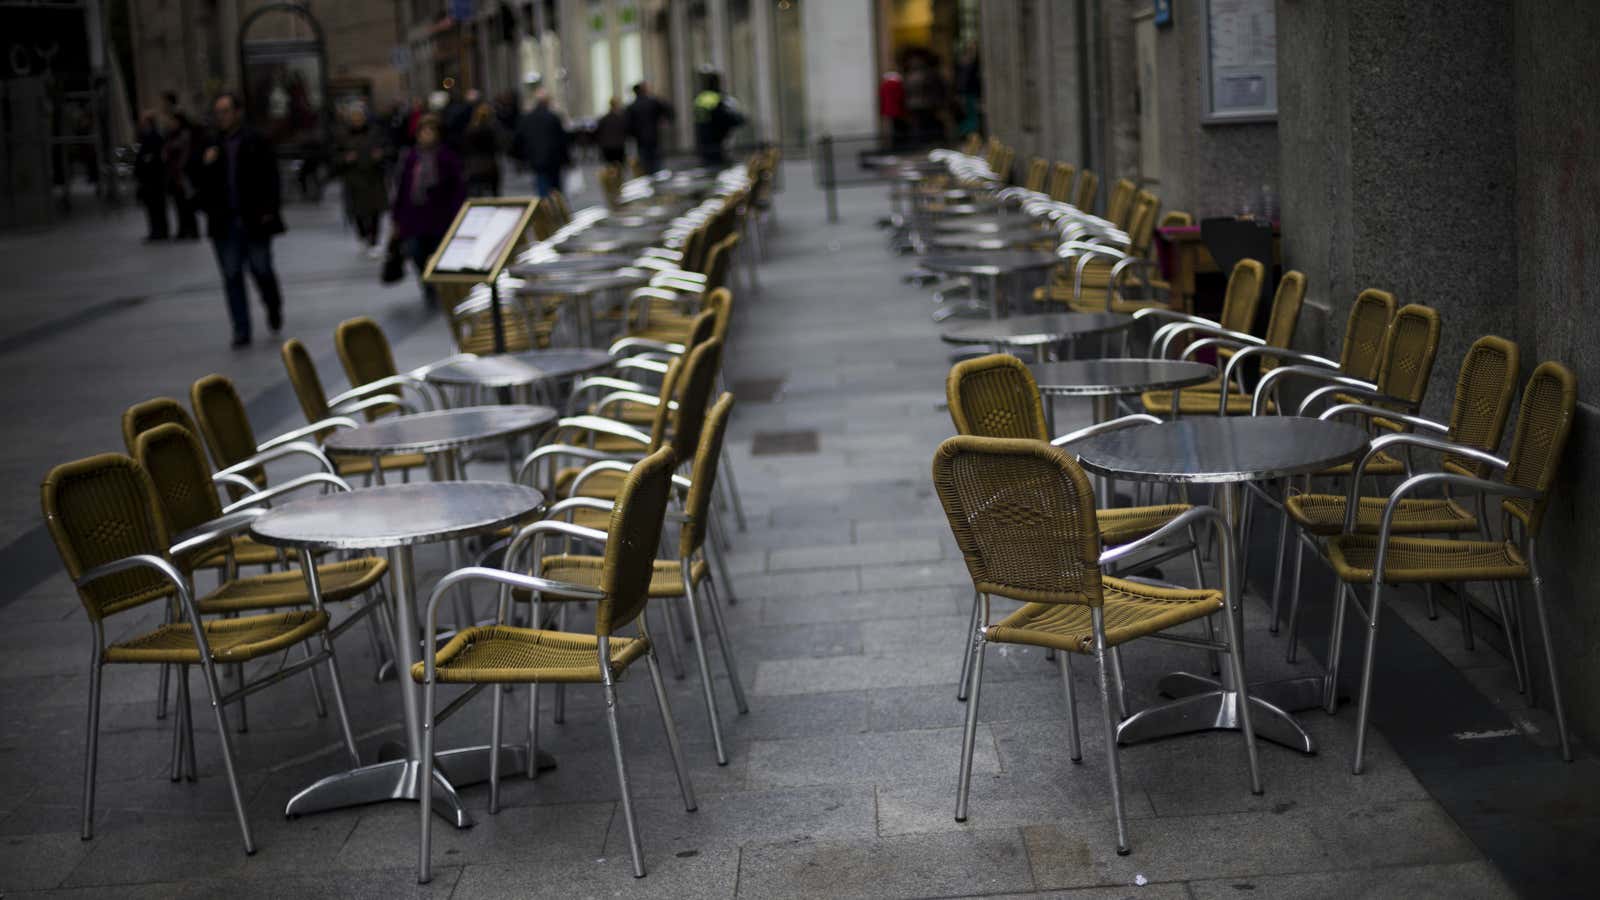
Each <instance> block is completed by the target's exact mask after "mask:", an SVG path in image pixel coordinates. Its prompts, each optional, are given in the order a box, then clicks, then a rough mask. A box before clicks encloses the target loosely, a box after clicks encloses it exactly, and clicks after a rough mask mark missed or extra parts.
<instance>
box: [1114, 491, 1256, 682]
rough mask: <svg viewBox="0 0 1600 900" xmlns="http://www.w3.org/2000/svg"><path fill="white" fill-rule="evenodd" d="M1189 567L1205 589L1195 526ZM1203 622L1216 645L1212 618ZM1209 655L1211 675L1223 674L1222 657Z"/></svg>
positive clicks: (1211, 652)
mask: <svg viewBox="0 0 1600 900" xmlns="http://www.w3.org/2000/svg"><path fill="white" fill-rule="evenodd" d="M1145 486H1148V485H1145ZM1189 567H1190V568H1191V569H1192V570H1193V573H1194V586H1195V587H1197V588H1203V587H1205V585H1206V574H1205V569H1204V568H1203V567H1202V566H1201V563H1200V536H1199V535H1198V534H1197V533H1196V532H1195V529H1194V527H1193V526H1190V528H1189ZM1273 618H1274V619H1276V618H1277V611H1276V610H1274V611H1273ZM1201 621H1202V622H1204V623H1205V626H1206V640H1208V641H1211V642H1213V643H1215V642H1216V640H1217V628H1216V626H1215V625H1214V624H1212V622H1211V617H1210V616H1206V617H1205V618H1204V619H1201ZM1207 655H1208V656H1210V657H1211V674H1213V675H1217V674H1220V673H1221V672H1222V655H1221V654H1219V653H1218V652H1217V651H1215V650H1211V651H1208V653H1207Z"/></svg>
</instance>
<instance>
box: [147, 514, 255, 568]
mask: <svg viewBox="0 0 1600 900" xmlns="http://www.w3.org/2000/svg"><path fill="white" fill-rule="evenodd" d="M265 513H266V510H264V509H236V510H224V511H223V513H222V515H220V516H218V517H216V518H215V519H212V520H211V521H209V522H203V523H201V524H199V525H196V526H195V527H193V528H190V529H189V530H187V531H185V532H183V533H182V534H179V535H176V536H175V537H174V538H173V541H172V547H171V548H170V549H169V550H168V551H167V552H168V553H170V554H171V555H172V556H175V557H176V556H179V555H182V554H184V553H188V552H189V551H190V550H195V549H197V548H200V547H204V546H206V545H207V544H211V543H214V542H216V541H220V540H222V539H223V538H227V537H232V536H233V535H236V534H240V533H242V532H244V531H246V530H248V529H249V528H250V524H251V523H252V522H254V521H255V520H256V519H258V518H260V517H261V516H262V515H263V514H265Z"/></svg>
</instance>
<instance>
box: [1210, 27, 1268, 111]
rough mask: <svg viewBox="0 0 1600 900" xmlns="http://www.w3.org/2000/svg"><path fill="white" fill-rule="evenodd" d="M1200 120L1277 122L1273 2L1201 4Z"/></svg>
mask: <svg viewBox="0 0 1600 900" xmlns="http://www.w3.org/2000/svg"><path fill="white" fill-rule="evenodd" d="M1204 40H1205V51H1206V52H1205V53H1204V54H1203V55H1202V57H1201V58H1202V59H1203V60H1204V61H1205V70H1206V71H1205V81H1204V86H1203V90H1204V95H1205V97H1204V101H1205V111H1204V115H1203V117H1202V119H1203V121H1205V122H1208V123H1226V122H1270V121H1273V120H1274V119H1276V118H1277V117H1278V28H1277V14H1276V13H1275V12H1274V10H1273V0H1206V23H1205V33H1204Z"/></svg>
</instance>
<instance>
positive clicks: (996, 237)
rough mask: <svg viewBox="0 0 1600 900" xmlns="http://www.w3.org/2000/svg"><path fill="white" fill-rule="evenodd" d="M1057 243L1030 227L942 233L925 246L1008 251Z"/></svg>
mask: <svg viewBox="0 0 1600 900" xmlns="http://www.w3.org/2000/svg"><path fill="white" fill-rule="evenodd" d="M1045 242H1048V243H1051V244H1055V243H1059V242H1060V238H1059V236H1057V235H1055V234H1053V233H1051V232H1048V231H1040V230H1039V229H1037V228H1032V227H1026V226H1025V227H1020V228H1007V229H1005V230H1002V231H944V232H940V233H938V234H934V235H930V236H928V238H927V239H926V243H927V245H928V246H929V247H930V248H932V249H934V250H983V251H988V250H1009V249H1011V248H1013V247H1027V246H1029V245H1032V244H1039V243H1045Z"/></svg>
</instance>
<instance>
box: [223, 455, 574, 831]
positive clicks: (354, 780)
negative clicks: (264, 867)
mask: <svg viewBox="0 0 1600 900" xmlns="http://www.w3.org/2000/svg"><path fill="white" fill-rule="evenodd" d="M543 505H544V495H543V494H541V493H540V492H539V491H536V490H534V489H533V488H530V487H525V486H523V485H518V484H501V483H495V482H475V481H468V482H449V483H431V484H396V485H389V486H386V487H374V488H367V489H365V490H359V491H350V492H346V493H337V494H322V495H320V496H316V497H310V498H307V499H304V500H295V501H293V502H290V503H286V504H284V505H283V506H280V507H278V508H277V509H273V510H271V511H269V512H267V513H266V514H265V515H263V516H261V517H260V518H258V519H256V520H255V522H254V523H253V524H252V525H251V526H250V534H251V537H253V538H254V539H255V540H257V541H259V542H261V543H263V544H268V545H271V546H275V547H292V548H296V549H299V550H301V551H303V552H310V551H314V550H384V551H387V553H388V556H389V578H390V583H391V584H392V585H393V590H392V591H391V592H390V594H389V596H390V602H389V605H388V607H386V609H387V615H386V619H387V621H386V622H385V625H386V626H391V627H392V628H393V632H392V634H393V636H394V638H395V640H394V649H395V659H396V660H398V662H399V670H398V672H397V675H398V677H397V678H395V683H396V685H397V687H398V688H399V690H400V699H401V705H402V708H403V709H404V715H405V743H404V745H403V746H398V747H396V748H395V755H394V757H393V758H389V759H385V760H383V761H382V762H377V763H374V764H372V765H366V766H361V767H359V768H355V769H351V770H349V771H346V772H340V773H338V774H336V775H330V776H328V777H326V778H323V779H320V780H318V781H317V782H316V783H314V784H312V785H310V786H309V787H307V788H305V789H304V790H302V791H300V792H299V793H298V794H295V795H294V797H292V798H290V800H289V804H288V806H287V807H286V808H285V810H284V814H285V815H289V816H300V815H306V814H308V813H314V812H322V811H324V810H329V809H340V808H343V807H347V806H358V805H360V804H363V803H376V802H378V801H381V800H416V799H418V797H419V785H418V783H417V781H418V775H419V773H420V767H421V764H422V712H421V710H422V693H421V691H420V689H419V688H418V686H417V683H416V682H415V681H413V680H412V678H411V667H412V665H414V664H415V663H416V662H417V659H418V642H419V640H420V637H419V632H418V630H417V621H416V607H415V602H416V599H415V598H416V583H415V566H414V564H413V560H412V548H413V547H415V546H416V545H418V544H427V543H435V542H438V541H454V540H456V539H459V538H463V537H466V536H468V535H474V534H483V533H487V532H491V531H494V530H497V529H499V528H502V527H504V526H506V525H512V524H516V523H518V522H523V521H526V520H528V519H531V518H533V517H534V516H536V515H537V514H538V512H539V510H540V509H541V508H542V507H543ZM314 578H315V576H314V575H313V579H314ZM385 749H386V750H387V749H388V748H385ZM530 751H531V752H534V753H535V754H536V755H538V756H539V760H538V763H539V768H549V767H551V766H554V765H555V760H554V759H551V758H549V757H548V756H547V755H545V754H542V753H539V751H538V750H537V748H529V747H505V746H502V747H501V749H500V761H501V767H502V769H505V767H508V766H509V767H510V771H522V770H525V769H526V768H527V765H528V756H527V755H528V753H529V752H530ZM384 755H386V754H384V753H381V752H380V758H381V757H382V756H384ZM434 758H435V760H436V765H435V767H434V772H433V774H434V783H433V791H434V796H435V800H436V801H438V803H437V805H436V806H435V807H434V808H435V809H437V810H438V811H439V813H440V814H441V815H443V816H445V817H446V818H447V819H449V820H450V821H451V822H453V823H454V824H455V826H456V827H457V828H466V827H467V826H469V825H471V824H472V817H471V816H470V815H468V814H467V810H466V807H465V805H463V804H462V802H461V798H460V797H459V796H457V794H456V787H458V786H461V785H467V784H473V783H475V782H479V781H485V780H487V779H488V777H489V748H488V747H486V746H485V747H466V748H462V749H458V750H445V751H441V752H439V753H437V754H435V757H434ZM447 773H448V774H447Z"/></svg>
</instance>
